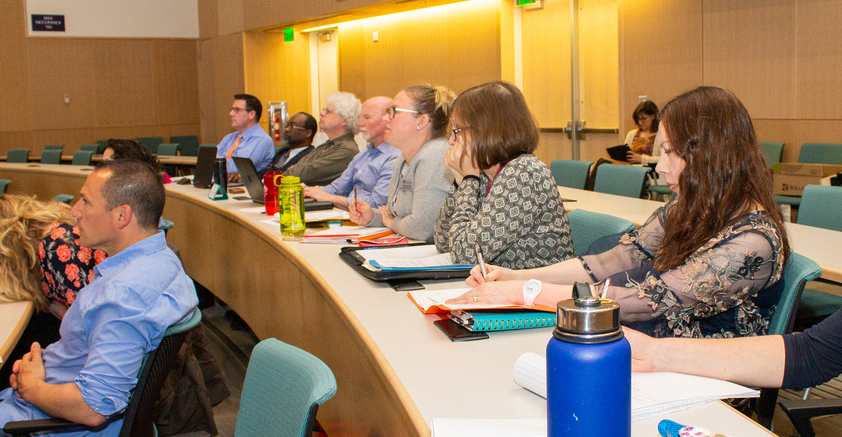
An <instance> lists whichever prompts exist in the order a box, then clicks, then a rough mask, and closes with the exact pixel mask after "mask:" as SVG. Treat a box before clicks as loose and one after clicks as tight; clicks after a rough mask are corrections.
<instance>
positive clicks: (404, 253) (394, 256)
mask: <svg viewBox="0 0 842 437" xmlns="http://www.w3.org/2000/svg"><path fill="white" fill-rule="evenodd" d="M358 254H359V255H360V256H361V257H362V258H363V259H365V263H364V264H363V265H364V266H365V267H366V268H367V269H369V270H372V271H379V270H382V271H385V272H390V271H419V270H470V269H471V268H472V267H473V264H453V262H452V261H451V260H450V253H439V251H438V250H436V245H435V244H422V245H419V246H406V247H392V248H384V249H377V250H361V251H359V252H358Z"/></svg>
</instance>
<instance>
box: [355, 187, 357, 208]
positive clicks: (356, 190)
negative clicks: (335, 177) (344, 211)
mask: <svg viewBox="0 0 842 437" xmlns="http://www.w3.org/2000/svg"><path fill="white" fill-rule="evenodd" d="M356 207H357V187H356V186H355V187H354V208H356Z"/></svg>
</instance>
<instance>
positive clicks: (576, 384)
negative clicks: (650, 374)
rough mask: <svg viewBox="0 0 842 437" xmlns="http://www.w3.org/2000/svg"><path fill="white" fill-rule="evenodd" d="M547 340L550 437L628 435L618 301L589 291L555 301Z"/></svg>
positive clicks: (626, 369)
mask: <svg viewBox="0 0 842 437" xmlns="http://www.w3.org/2000/svg"><path fill="white" fill-rule="evenodd" d="M557 316H558V317H557V318H556V329H555V331H554V332H553V338H552V339H550V343H549V344H548V345H547V421H548V422H547V431H548V433H549V434H548V435H549V437H595V436H600V437H602V436H611V437H628V436H630V435H631V346H629V342H628V340H626V339H625V338H624V337H623V330H622V329H620V305H618V304H617V302H615V301H613V300H609V299H600V298H598V297H594V296H586V297H579V298H577V299H566V300H563V301H561V302H559V303H558V305H557Z"/></svg>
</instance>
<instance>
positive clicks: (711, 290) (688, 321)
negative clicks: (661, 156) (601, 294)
mask: <svg viewBox="0 0 842 437" xmlns="http://www.w3.org/2000/svg"><path fill="white" fill-rule="evenodd" d="M670 205H671V204H670ZM670 205H667V206H664V207H661V208H659V209H658V210H657V211H655V213H654V214H652V216H651V217H649V219H648V220H647V221H646V224H644V225H643V226H642V227H641V228H640V229H637V230H635V231H632V232H629V233H627V234H625V235H622V236H620V237H619V241H618V242H616V244H615V245H613V247H611V248H609V249H607V250H605V251H603V252H601V253H598V254H594V255H591V254H590V252H593V251H594V248H595V247H596V246H598V243H600V241H597V242H596V243H595V244H594V246H591V248H590V249H589V253H588V254H585V255H583V256H581V257H580V259H581V260H582V263H583V264H584V266H585V270H587V271H588V273H589V274H590V276H591V279H592V280H593V281H594V282H597V281H602V280H604V279H605V278H610V279H611V283H610V286H609V289H608V294H607V297H609V298H611V299H614V300H616V301H618V302H619V303H620V317H621V319H622V320H623V324H625V325H628V326H630V327H632V328H634V329H638V330H641V331H643V332H646V333H648V334H649V335H652V336H655V337H713V338H726V337H743V336H751V335H762V334H766V332H767V330H768V328H769V320H770V318H771V316H772V314H773V312H774V307H775V305H776V304H777V302H778V298H779V297H780V293H781V290H782V287H783V282H779V279H780V278H781V274H782V272H783V266H784V261H785V259H784V252H783V248H782V242H781V234H780V231H779V230H778V228H777V227H776V226H775V224H774V222H773V221H772V220H771V219H770V218H769V216H768V214H767V213H766V212H765V211H752V212H750V213H748V214H745V215H743V216H741V217H740V218H738V219H737V220H736V221H735V222H734V223H733V224H732V225H731V226H728V227H727V228H725V229H723V230H722V231H721V232H720V233H719V234H718V235H717V236H716V237H715V238H713V239H712V240H710V241H709V242H708V243H707V244H705V245H704V246H702V247H700V248H699V249H698V250H696V252H694V253H693V254H692V255H690V256H689V257H688V258H687V259H686V260H685V262H684V264H682V265H680V266H678V267H677V268H675V269H672V270H668V271H665V272H658V271H657V270H655V268H654V267H652V261H653V259H654V258H655V255H657V253H658V248H659V247H660V245H661V240H662V239H663V236H664V220H665V218H666V208H668V207H669V206H670ZM606 238H609V237H606ZM616 238H617V236H614V239H616ZM604 243H605V241H602V244H604Z"/></svg>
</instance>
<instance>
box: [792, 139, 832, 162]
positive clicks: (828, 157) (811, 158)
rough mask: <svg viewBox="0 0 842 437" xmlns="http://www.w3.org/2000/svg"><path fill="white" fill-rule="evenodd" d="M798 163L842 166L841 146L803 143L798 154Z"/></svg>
mask: <svg viewBox="0 0 842 437" xmlns="http://www.w3.org/2000/svg"><path fill="white" fill-rule="evenodd" d="M798 162H800V163H802V164H837V165H842V144H829V143H804V144H802V145H801V152H800V153H799V154H798Z"/></svg>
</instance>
